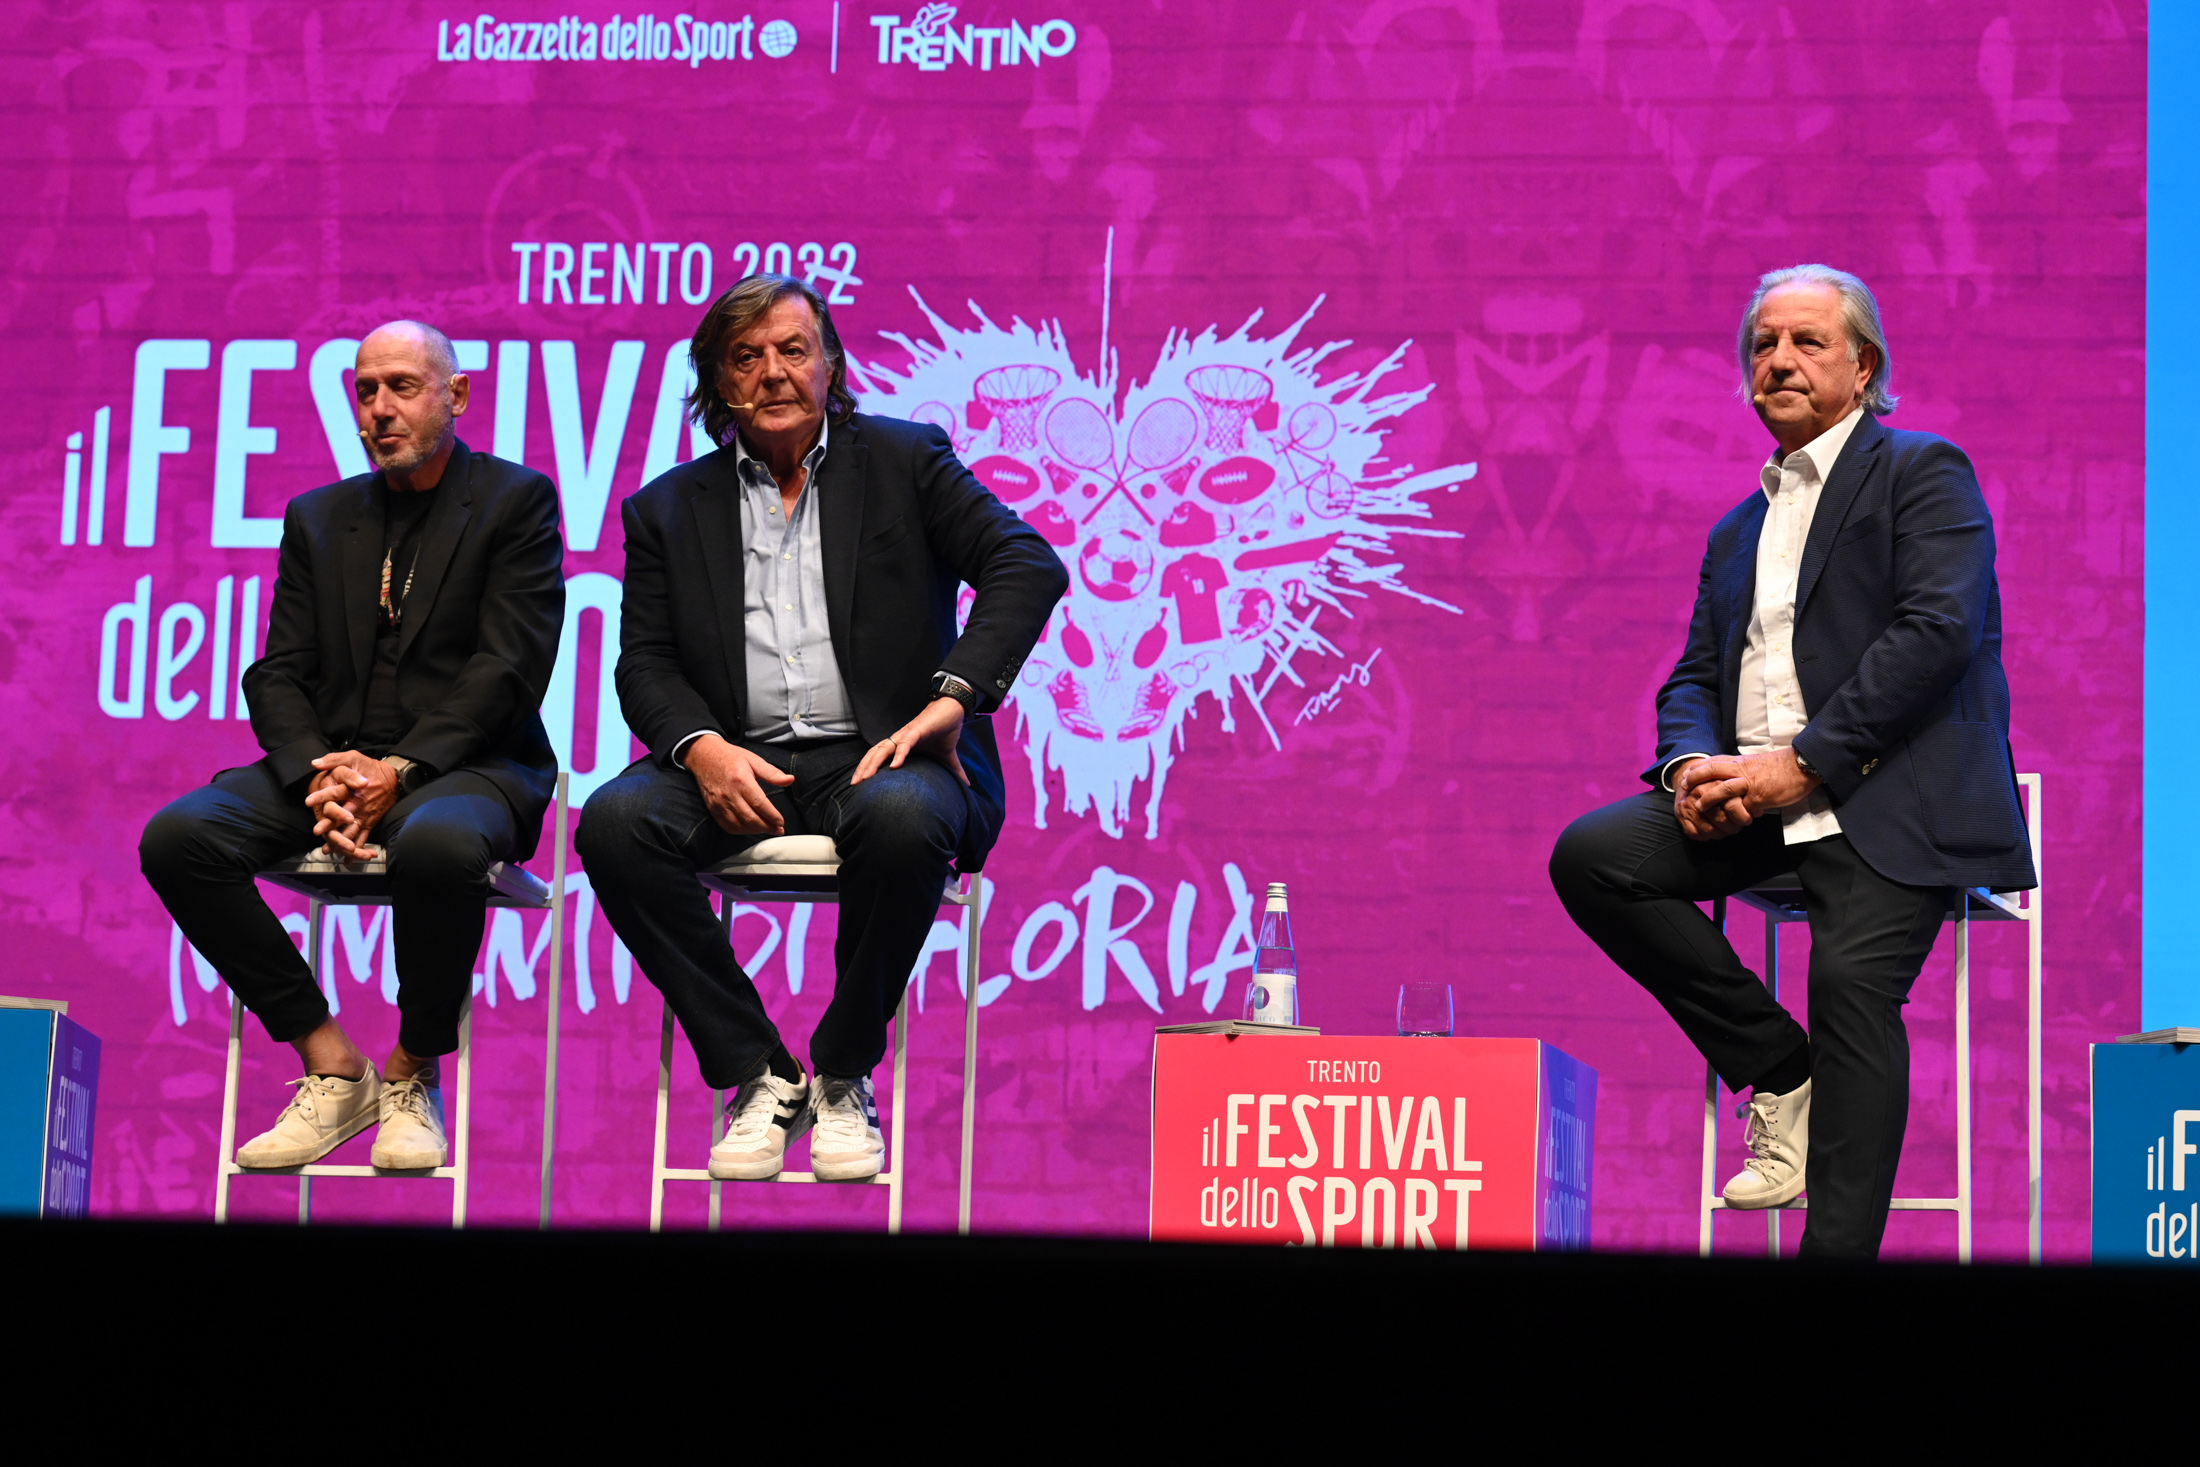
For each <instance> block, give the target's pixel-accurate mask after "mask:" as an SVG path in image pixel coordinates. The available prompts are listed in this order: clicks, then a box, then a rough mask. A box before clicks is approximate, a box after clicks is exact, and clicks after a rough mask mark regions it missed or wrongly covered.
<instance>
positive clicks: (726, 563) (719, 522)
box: [688, 448, 749, 719]
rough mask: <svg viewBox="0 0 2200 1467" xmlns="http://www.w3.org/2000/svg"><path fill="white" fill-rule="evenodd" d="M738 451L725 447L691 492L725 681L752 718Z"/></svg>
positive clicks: (707, 465)
mask: <svg viewBox="0 0 2200 1467" xmlns="http://www.w3.org/2000/svg"><path fill="white" fill-rule="evenodd" d="M733 466H734V451H733V450H732V449H731V448H721V449H719V450H718V451H717V452H715V453H713V454H711V455H710V456H709V457H708V458H707V459H705V460H704V462H703V467H702V475H701V478H702V483H701V484H700V485H699V486H698V488H697V490H696V492H695V493H693V494H691V495H689V496H688V512H689V514H690V515H692V516H693V517H694V520H695V534H696V544H697V545H698V546H699V547H701V549H702V553H703V565H704V566H705V568H706V574H705V575H704V577H703V578H704V580H706V581H708V582H709V583H710V596H711V602H712V604H713V606H714V607H715V608H716V610H717V612H718V641H719V645H720V646H721V647H722V648H723V649H724V651H725V657H726V679H727V682H728V683H729V684H730V685H731V686H732V688H733V693H734V700H735V703H736V705H737V706H736V710H735V711H736V712H737V714H738V715H739V716H740V717H741V718H744V719H745V718H746V717H747V716H748V707H749V660H748V656H749V654H748V631H747V628H746V619H747V611H748V562H749V558H748V546H747V544H746V543H745V542H744V541H743V539H742V536H741V482H740V478H739V476H738V475H737V474H736V473H735V472H734V467H733Z"/></svg>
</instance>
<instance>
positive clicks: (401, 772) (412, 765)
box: [382, 754, 420, 795]
mask: <svg viewBox="0 0 2200 1467" xmlns="http://www.w3.org/2000/svg"><path fill="white" fill-rule="evenodd" d="M382 762H383V763H384V764H387V765H388V766H389V767H390V772H391V773H393V774H395V775H396V776H397V792H398V793H399V794H400V795H402V794H405V793H406V792H408V791H409V790H410V789H411V788H412V783H413V771H414V770H416V769H418V768H419V767H420V764H419V761H417V760H414V759H407V758H406V757H405V756H404V755H402V754H385V755H383V756H382Z"/></svg>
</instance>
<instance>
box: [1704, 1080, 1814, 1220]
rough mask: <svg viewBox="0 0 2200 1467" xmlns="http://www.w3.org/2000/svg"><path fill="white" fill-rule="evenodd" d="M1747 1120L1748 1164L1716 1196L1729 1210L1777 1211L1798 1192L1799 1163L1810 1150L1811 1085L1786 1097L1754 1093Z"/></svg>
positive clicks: (1800, 1183)
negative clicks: (1720, 1197) (1763, 1209)
mask: <svg viewBox="0 0 2200 1467" xmlns="http://www.w3.org/2000/svg"><path fill="white" fill-rule="evenodd" d="M1745 1109H1746V1111H1747V1114H1748V1116H1749V1149H1750V1151H1751V1153H1752V1155H1751V1156H1750V1158H1749V1161H1748V1163H1747V1164H1746V1165H1745V1166H1743V1168H1742V1169H1741V1171H1740V1172H1738V1173H1736V1174H1735V1176H1734V1179H1733V1180H1732V1181H1730V1182H1728V1183H1727V1184H1726V1187H1725V1189H1724V1190H1723V1191H1721V1192H1720V1194H1719V1195H1720V1196H1722V1197H1724V1198H1725V1199H1726V1205H1727V1206H1729V1207H1738V1208H1743V1209H1752V1208H1760V1207H1779V1206H1781V1205H1783V1204H1785V1203H1789V1202H1793V1201H1794V1200H1795V1199H1796V1197H1797V1196H1798V1195H1799V1194H1800V1193H1801V1192H1802V1190H1803V1163H1804V1159H1805V1157H1806V1156H1808V1154H1809V1152H1810V1081H1808V1080H1805V1081H1804V1082H1803V1083H1802V1084H1801V1085H1799V1086H1797V1087H1796V1088H1795V1089H1793V1090H1790V1091H1789V1092H1788V1093H1787V1094H1785V1095H1767V1094H1766V1093H1765V1092H1764V1091H1762V1090H1758V1091H1755V1092H1753V1093H1752V1094H1751V1095H1750V1097H1749V1103H1748V1105H1747V1107H1746V1108H1745Z"/></svg>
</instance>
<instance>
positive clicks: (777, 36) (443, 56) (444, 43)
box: [435, 12, 1075, 67]
mask: <svg viewBox="0 0 2200 1467" xmlns="http://www.w3.org/2000/svg"><path fill="white" fill-rule="evenodd" d="M950 13H951V14H952V12H950ZM797 39H798V37H797V35H796V33H795V28H794V22H792V21H787V20H767V21H764V22H762V23H761V24H759V23H758V21H757V19H756V17H754V16H753V15H744V16H742V17H741V18H740V19H739V20H732V21H726V20H701V19H698V18H697V17H695V16H692V15H684V14H683V15H675V16H673V17H672V18H671V19H670V20H666V19H663V18H662V17H660V16H658V15H656V14H654V13H652V12H644V13H643V14H641V15H635V16H620V15H617V14H614V15H613V16H612V17H611V18H610V19H609V20H607V21H604V22H603V23H602V24H600V25H599V24H598V23H596V22H595V21H592V20H583V19H581V18H580V17H579V16H577V15H562V16H559V17H558V18H557V19H556V20H548V21H531V20H529V21H500V20H498V19H497V18H496V17H495V16H493V15H486V14H483V15H476V16H474V17H473V18H472V19H471V20H461V21H457V22H455V23H454V22H452V21H448V20H446V21H442V22H440V23H439V24H438V26H437V28H436V37H435V59H436V60H438V61H685V62H686V63H687V64H688V65H689V66H690V67H697V66H701V65H702V64H703V63H704V62H706V61H754V60H755V59H756V58H757V56H758V54H759V53H761V54H762V55H765V56H768V57H770V58H772V59H773V60H775V61H776V60H778V59H780V58H781V57H784V56H788V55H790V54H792V53H793V51H794V48H795V42H796V40H797ZM1071 44H1072V45H1074V44H1075V37H1074V33H1073V35H1072V40H1071ZM1049 54H1056V53H1049Z"/></svg>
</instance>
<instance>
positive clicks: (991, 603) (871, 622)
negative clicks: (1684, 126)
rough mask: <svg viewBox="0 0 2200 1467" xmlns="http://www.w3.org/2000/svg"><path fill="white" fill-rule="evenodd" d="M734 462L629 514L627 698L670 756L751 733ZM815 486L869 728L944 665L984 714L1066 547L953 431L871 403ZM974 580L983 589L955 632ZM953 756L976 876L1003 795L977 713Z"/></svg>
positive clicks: (1051, 587) (834, 434)
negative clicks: (998, 490)
mask: <svg viewBox="0 0 2200 1467" xmlns="http://www.w3.org/2000/svg"><path fill="white" fill-rule="evenodd" d="M734 457H735V455H734V450H733V449H731V448H721V449H719V450H718V451H717V452H715V453H711V454H706V455H704V456H703V457H702V458H699V459H696V460H694V461H692V462H690V463H684V464H681V465H680V466H678V467H677V468H675V469H673V470H672V471H671V472H669V473H667V474H665V475H663V476H662V477H660V478H658V479H656V480H654V481H653V482H651V483H650V484H649V485H647V486H646V487H645V488H643V489H642V490H641V492H640V493H638V494H636V495H634V496H633V497H632V498H630V499H628V500H627V501H626V503H625V505H624V506H623V507H622V509H621V514H622V516H623V518H624V520H625V525H626V590H625V597H624V600H623V602H622V604H621V609H620V613H619V667H618V687H619V702H620V704H621V706H622V707H623V708H624V709H625V711H626V722H627V726H628V727H629V728H631V729H633V730H634V733H635V735H636V736H637V737H639V738H640V739H641V741H642V742H643V743H644V744H646V745H647V746H648V747H649V752H650V754H651V755H652V756H653V757H655V758H657V759H659V760H662V761H664V762H665V763H666V764H667V765H669V764H670V763H671V759H672V751H673V748H674V747H675V746H676V745H677V744H678V743H679V741H680V740H681V739H683V738H685V737H686V736H687V735H689V734H691V733H694V732H696V731H697V730H703V729H707V730H709V731H710V732H712V733H716V734H717V735H719V736H720V737H721V738H725V739H727V740H729V741H738V740H739V738H740V730H741V729H742V727H743V726H744V724H745V722H746V719H745V717H744V713H743V710H744V709H745V708H746V706H747V701H748V654H747V641H746V636H745V633H744V630H743V606H744V604H745V600H746V597H745V593H744V588H743V577H742V564H743V561H744V558H745V557H744V555H743V550H742V541H741V491H740V486H739V483H738V481H737V479H736V478H735V473H734ZM816 489H817V496H818V497H817V511H818V533H819V537H820V539H821V540H822V541H823V544H824V551H825V604H826V621H827V624H828V627H829V630H830V631H831V634H832V639H833V657H834V659H835V660H836V661H838V662H839V664H840V675H841V679H842V681H843V682H844V683H845V684H846V685H847V689H848V697H849V701H850V702H851V703H852V704H853V705H854V708H855V715H856V726H857V728H858V729H859V730H860V731H861V733H862V735H863V737H864V738H866V739H868V740H871V741H873V742H876V741H877V740H879V739H883V738H885V737H886V736H887V735H889V734H891V733H892V732H893V731H894V730H895V729H897V728H900V727H901V726H902V725H903V724H905V723H907V722H908V721H909V720H910V719H912V718H914V717H916V716H917V714H918V713H920V712H921V711H923V709H924V706H925V704H927V703H929V702H930V701H931V699H932V674H933V673H935V672H938V671H942V670H944V671H947V672H951V673H953V674H954V675H955V676H957V677H959V678H961V679H962V680H963V681H964V682H966V683H969V684H970V685H971V686H972V687H974V688H976V689H977V690H978V693H979V696H980V703H979V708H978V711H979V712H980V714H984V713H987V712H990V711H991V710H992V709H993V708H995V707H997V706H999V704H1000V702H1001V700H1002V699H1003V698H1004V697H1006V696H1007V694H1008V691H1009V689H1010V688H1011V687H1013V686H1014V685H1015V682H1016V672H1017V669H1019V668H1021V667H1022V666H1023V665H1024V659H1025V658H1026V657H1028V656H1029V655H1030V654H1031V649H1032V646H1033V644H1035V643H1036V642H1037V641H1038V640H1039V633H1040V632H1041V631H1043V630H1044V629H1045V627H1046V622H1047V617H1048V616H1050V615H1051V614H1052V613H1053V611H1054V604H1055V602H1057V601H1059V600H1060V599H1061V598H1062V595H1063V593H1065V592H1066V591H1068V589H1069V575H1068V573H1067V572H1066V571H1064V570H1063V569H1062V561H1061V557H1060V556H1058V555H1056V554H1055V551H1054V547H1053V546H1051V545H1049V544H1048V543H1047V542H1046V541H1045V540H1044V539H1042V538H1040V536H1039V532H1038V531H1036V530H1034V529H1032V528H1031V526H1029V525H1027V524H1025V523H1024V522H1023V521H1022V520H1021V519H1018V518H1017V517H1016V515H1015V513H1014V512H1013V511H1012V510H1010V509H1009V508H1008V506H1007V505H1005V504H1003V503H1001V501H1000V500H998V499H996V498H995V497H994V496H993V493H992V491H990V490H988V489H987V488H986V487H985V486H984V485H983V484H980V483H979V482H978V480H977V479H976V477H975V476H973V475H972V474H971V472H970V470H968V469H967V468H964V467H963V465H962V462H961V460H959V459H957V458H956V457H955V451H954V449H953V447H952V446H950V444H949V443H948V439H947V435H946V434H945V433H943V432H941V431H940V430H939V429H938V428H935V427H931V426H929V425H927V424H923V423H905V422H902V421H900V420H898V419H895V418H874V417H870V416H867V415H865V414H862V413H858V414H856V415H855V416H854V417H852V418H850V419H849V420H848V421H847V422H845V423H839V424H835V425H834V426H833V428H832V430H831V431H830V433H829V434H828V435H827V438H826V449H825V460H824V462H823V463H821V464H820V465H819V466H818V470H817V484H816ZM964 582H968V583H969V584H970V585H971V586H972V587H973V588H975V590H976V591H977V600H976V602H975V604H973V605H972V607H971V609H970V619H969V622H968V624H967V625H966V626H965V628H964V629H963V631H962V632H961V633H960V634H958V633H957V632H956V629H955V601H956V596H957V593H958V589H959V587H960V586H961V584H962V583H964ZM956 753H957V756H958V757H959V758H960V759H961V760H962V763H963V769H964V771H965V772H966V773H968V774H969V776H970V783H971V785H972V792H973V794H974V795H975V796H976V801H975V803H976V806H977V809H976V811H975V813H976V814H977V816H978V818H977V819H974V820H972V821H971V822H970V833H969V835H968V836H967V837H966V839H965V840H964V843H963V849H962V850H961V851H959V852H958V853H957V856H956V860H957V863H958V864H959V865H960V866H961V867H962V869H963V870H965V871H974V870H976V869H978V867H979V866H980V865H981V864H983V862H984V860H985V853H986V852H987V851H989V850H990V849H992V846H993V842H994V841H995V840H996V839H997V838H998V837H999V835H1000V831H1001V824H1002V821H1003V819H1004V818H1005V811H1006V805H1007V792H1006V789H1005V786H1004V784H1003V781H1002V778H1001V755H1000V749H999V747H998V746H997V745H996V744H995V742H994V737H993V721H992V719H990V718H987V717H982V716H981V717H975V718H972V719H971V720H970V721H969V722H968V723H966V724H965V725H964V728H963V735H962V741H961V743H960V745H959V746H958V747H957V749H956Z"/></svg>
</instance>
